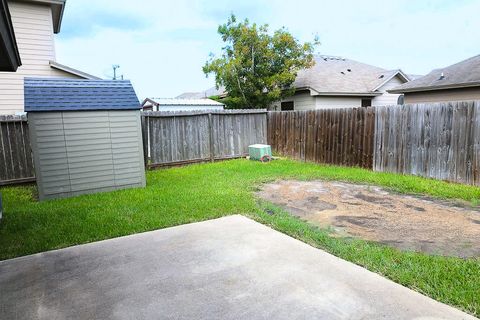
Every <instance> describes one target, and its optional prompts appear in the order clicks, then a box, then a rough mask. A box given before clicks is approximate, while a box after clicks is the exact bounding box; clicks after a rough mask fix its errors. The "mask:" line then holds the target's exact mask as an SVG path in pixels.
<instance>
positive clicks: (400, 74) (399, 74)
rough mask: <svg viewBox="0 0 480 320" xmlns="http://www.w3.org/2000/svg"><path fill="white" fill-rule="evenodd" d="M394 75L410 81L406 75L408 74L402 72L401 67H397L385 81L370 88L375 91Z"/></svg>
mask: <svg viewBox="0 0 480 320" xmlns="http://www.w3.org/2000/svg"><path fill="white" fill-rule="evenodd" d="M396 76H401V77H402V78H403V79H404V80H405V82H409V81H411V80H410V77H408V75H407V74H406V73H405V72H403V71H402V70H401V69H398V70H397V71H396V72H395V73H394V74H392V75H391V76H390V77H388V78H387V79H386V80H385V81H383V82H382V83H380V84H379V85H377V86H376V87H375V88H373V89H372V91H376V90H378V89H380V88H381V87H383V86H384V85H385V84H386V83H387V82H388V81H390V80H392V79H393V78H395V77H396Z"/></svg>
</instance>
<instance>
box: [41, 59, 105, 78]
mask: <svg viewBox="0 0 480 320" xmlns="http://www.w3.org/2000/svg"><path fill="white" fill-rule="evenodd" d="M49 64H50V67H51V68H54V69H57V70H61V71H63V72H67V73H70V74H73V75H75V76H77V77H80V78H83V79H88V80H102V79H101V78H99V77H96V76H94V75H91V74H88V73H86V72H83V71H80V70H77V69H74V68H71V67H69V66H65V65H63V64H60V63H58V62H55V61H49Z"/></svg>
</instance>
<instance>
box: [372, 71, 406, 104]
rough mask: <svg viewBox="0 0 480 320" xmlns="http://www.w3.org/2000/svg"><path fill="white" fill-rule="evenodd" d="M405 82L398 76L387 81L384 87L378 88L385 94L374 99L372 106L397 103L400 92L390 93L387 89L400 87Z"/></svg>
mask: <svg viewBox="0 0 480 320" xmlns="http://www.w3.org/2000/svg"><path fill="white" fill-rule="evenodd" d="M404 83H405V82H404V81H402V80H401V79H400V78H399V77H398V76H395V77H393V78H392V79H390V81H388V82H387V83H385V84H384V85H383V86H382V87H380V88H379V89H378V91H379V92H382V93H383V94H382V95H381V96H377V97H375V98H373V99H372V106H390V105H397V102H398V97H399V96H400V95H399V94H393V93H388V92H387V90H390V89H393V88H395V87H398V86H399V85H401V84H404Z"/></svg>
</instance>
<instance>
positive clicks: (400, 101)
mask: <svg viewBox="0 0 480 320" xmlns="http://www.w3.org/2000/svg"><path fill="white" fill-rule="evenodd" d="M397 104H398V105H399V106H403V105H404V104H405V96H404V95H403V94H401V95H399V96H398V99H397Z"/></svg>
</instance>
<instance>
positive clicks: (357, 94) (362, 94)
mask: <svg viewBox="0 0 480 320" xmlns="http://www.w3.org/2000/svg"><path fill="white" fill-rule="evenodd" d="M380 95H382V93H381V92H318V91H317V92H316V94H312V96H350V97H376V96H380Z"/></svg>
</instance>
